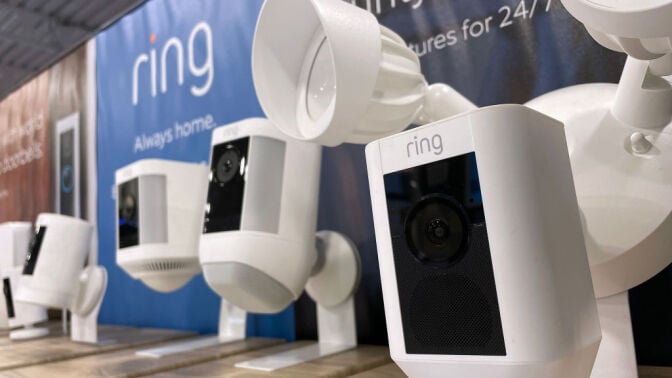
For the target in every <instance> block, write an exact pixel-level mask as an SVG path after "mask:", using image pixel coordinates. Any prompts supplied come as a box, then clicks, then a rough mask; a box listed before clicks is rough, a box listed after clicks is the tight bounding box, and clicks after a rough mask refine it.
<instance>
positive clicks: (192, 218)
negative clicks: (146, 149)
mask: <svg viewBox="0 0 672 378" xmlns="http://www.w3.org/2000/svg"><path fill="white" fill-rule="evenodd" d="M207 175H208V168H207V167H206V166H205V165H200V164H192V163H183V162H177V161H170V160H159V159H147V160H140V161H137V162H135V163H133V164H130V165H128V166H126V167H123V168H121V169H119V170H117V172H116V185H117V254H116V256H117V265H119V266H120V267H121V268H122V269H124V271H126V272H127V273H128V274H129V275H130V276H131V277H133V278H135V279H139V280H141V281H142V282H143V283H144V284H145V285H147V286H148V287H150V288H152V289H154V290H156V291H159V292H171V291H175V290H177V289H179V288H180V287H182V286H184V285H186V284H187V282H189V280H190V279H191V278H192V277H193V276H195V275H196V274H198V273H200V271H201V267H200V265H199V263H198V238H199V235H200V229H201V222H202V219H203V203H204V202H205V199H204V198H205V190H206V187H205V185H206V184H205V183H206V180H207Z"/></svg>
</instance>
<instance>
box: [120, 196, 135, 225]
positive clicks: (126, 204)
mask: <svg viewBox="0 0 672 378" xmlns="http://www.w3.org/2000/svg"><path fill="white" fill-rule="evenodd" d="M136 212H137V206H136V200H135V197H133V195H131V194H126V195H125V196H124V197H123V198H122V199H121V204H120V206H119V219H124V220H126V221H130V220H132V219H135V216H136Z"/></svg>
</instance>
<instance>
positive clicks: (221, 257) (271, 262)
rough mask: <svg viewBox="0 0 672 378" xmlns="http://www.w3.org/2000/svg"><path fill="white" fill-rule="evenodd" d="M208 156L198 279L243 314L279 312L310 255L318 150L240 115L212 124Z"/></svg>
mask: <svg viewBox="0 0 672 378" xmlns="http://www.w3.org/2000/svg"><path fill="white" fill-rule="evenodd" d="M210 153H211V156H210V170H209V174H208V176H207V181H206V183H207V185H208V190H207V200H206V201H205V208H204V209H203V211H204V216H203V229H202V235H201V239H200V247H199V248H200V262H201V266H202V268H203V273H204V275H205V280H206V281H207V283H208V285H209V286H210V287H211V288H212V289H213V290H214V291H215V292H217V294H219V295H220V296H222V297H223V298H224V299H226V300H228V301H229V302H231V303H232V304H234V305H236V306H237V307H240V308H242V309H244V310H246V311H249V312H256V313H275V312H279V311H281V310H283V309H284V308H285V307H287V305H289V304H290V303H291V302H292V301H294V300H296V299H297V298H298V297H299V295H301V293H302V291H303V289H304V287H305V285H306V282H307V280H308V278H309V276H310V274H311V270H312V269H313V267H314V265H315V262H316V260H317V253H316V249H315V232H316V221H317V201H318V191H319V179H320V177H319V176H320V175H319V172H320V158H321V147H319V146H316V145H313V144H309V143H305V142H299V141H296V140H293V139H291V138H289V137H287V136H285V135H284V134H282V133H281V132H280V131H278V130H277V129H276V128H275V127H274V126H273V125H272V124H271V123H270V122H269V121H268V120H265V119H247V120H244V121H240V122H237V123H234V124H231V125H227V126H223V127H220V128H217V129H215V130H214V131H213V134H212V147H211V151H210Z"/></svg>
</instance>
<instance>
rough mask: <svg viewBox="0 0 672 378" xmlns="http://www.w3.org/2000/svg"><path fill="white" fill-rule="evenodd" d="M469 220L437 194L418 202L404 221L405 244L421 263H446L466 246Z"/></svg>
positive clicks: (447, 197) (453, 201) (451, 201)
mask: <svg viewBox="0 0 672 378" xmlns="http://www.w3.org/2000/svg"><path fill="white" fill-rule="evenodd" d="M469 229H470V227H469V221H468V219H467V216H466V213H465V211H464V210H463V209H462V207H461V206H460V205H459V204H458V203H457V202H456V201H455V200H453V199H451V198H450V197H449V196H446V195H441V194H436V195H430V196H427V197H425V198H423V199H422V200H420V201H419V202H418V203H417V204H416V205H415V206H414V207H413V208H412V209H411V211H410V212H409V214H408V216H407V218H406V222H405V233H406V241H407V243H408V247H409V248H410V250H411V252H412V253H413V254H414V255H415V257H416V258H418V259H419V260H420V261H422V262H426V263H435V264H449V263H452V262H455V261H457V260H458V259H459V258H460V257H462V255H464V252H465V251H466V250H467V248H468V245H469Z"/></svg>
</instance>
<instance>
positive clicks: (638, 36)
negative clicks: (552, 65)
mask: <svg viewBox="0 0 672 378" xmlns="http://www.w3.org/2000/svg"><path fill="white" fill-rule="evenodd" d="M563 4H564V5H565V7H566V8H567V9H568V10H569V12H570V13H571V14H572V15H573V16H574V17H576V18H577V19H578V20H579V21H581V22H582V23H583V24H584V25H585V27H586V29H587V30H588V31H589V32H590V34H591V35H592V36H593V37H594V38H595V40H596V41H597V42H599V43H601V44H602V45H604V46H605V47H608V48H611V49H614V50H617V51H623V52H625V53H627V54H628V55H629V57H628V59H627V61H626V64H625V67H624V70H623V74H622V76H621V80H620V82H619V83H618V84H611V83H609V84H605V83H599V84H598V83H596V84H589V85H577V86H573V87H569V88H563V89H561V90H558V91H554V92H551V93H548V94H545V95H543V96H541V97H539V98H536V99H534V100H532V101H530V102H529V103H527V104H526V105H527V106H529V107H531V108H533V109H535V110H537V111H540V112H542V113H544V114H546V115H548V116H551V117H553V118H555V119H557V120H559V121H561V122H563V123H564V124H565V130H566V133H567V142H568V144H569V153H570V157H571V162H572V171H573V175H574V183H575V185H576V192H577V196H578V201H579V207H580V209H581V213H582V223H583V227H584V234H585V237H586V245H587V250H588V258H589V261H590V265H591V271H592V277H593V285H594V286H595V293H596V295H597V296H598V297H599V298H603V297H608V296H611V295H615V294H618V293H623V292H625V291H627V290H629V289H631V288H633V287H635V286H637V285H639V284H641V283H643V282H645V281H646V280H648V279H650V278H651V277H653V276H655V275H656V274H657V273H659V272H660V271H662V270H663V269H664V268H665V267H667V266H668V265H669V264H670V263H672V200H670V198H672V178H671V177H670V175H669V172H670V167H672V84H671V83H670V77H669V76H667V75H671V74H672V45H670V38H672V23H671V22H670V20H671V19H672V1H670V0H648V1H617V0H599V1H588V0H563Z"/></svg>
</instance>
